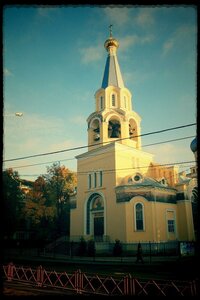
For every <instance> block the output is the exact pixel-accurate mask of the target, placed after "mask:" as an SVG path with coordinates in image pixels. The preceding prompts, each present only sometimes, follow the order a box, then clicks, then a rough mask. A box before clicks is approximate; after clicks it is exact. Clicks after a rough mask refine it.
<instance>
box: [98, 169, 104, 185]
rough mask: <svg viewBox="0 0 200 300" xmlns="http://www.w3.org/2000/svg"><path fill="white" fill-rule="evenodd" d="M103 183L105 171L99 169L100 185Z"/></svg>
mask: <svg viewBox="0 0 200 300" xmlns="http://www.w3.org/2000/svg"><path fill="white" fill-rule="evenodd" d="M102 184H103V172H102V171H99V186H102Z"/></svg>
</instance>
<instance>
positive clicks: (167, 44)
mask: <svg viewBox="0 0 200 300" xmlns="http://www.w3.org/2000/svg"><path fill="white" fill-rule="evenodd" d="M173 47H174V39H169V40H168V41H166V42H165V43H164V45H163V53H162V54H163V55H166V54H167V53H168V52H169V51H170V50H171V49H172V48H173Z"/></svg>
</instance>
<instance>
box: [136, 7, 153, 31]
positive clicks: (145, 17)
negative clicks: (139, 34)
mask: <svg viewBox="0 0 200 300" xmlns="http://www.w3.org/2000/svg"><path fill="white" fill-rule="evenodd" d="M153 13H154V9H153V8H142V10H141V11H140V12H139V14H138V15H137V17H136V18H135V22H136V23H137V24H138V25H139V26H141V27H146V26H151V25H153V24H154V16H153Z"/></svg>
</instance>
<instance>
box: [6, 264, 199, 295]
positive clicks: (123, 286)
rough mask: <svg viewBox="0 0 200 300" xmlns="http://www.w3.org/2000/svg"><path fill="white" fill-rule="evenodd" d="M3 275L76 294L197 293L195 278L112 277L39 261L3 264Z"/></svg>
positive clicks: (10, 278) (128, 275)
mask: <svg viewBox="0 0 200 300" xmlns="http://www.w3.org/2000/svg"><path fill="white" fill-rule="evenodd" d="M3 271H4V278H6V280H8V281H19V282H26V283H32V285H33V286H34V285H35V286H39V287H41V288H42V287H45V288H48V287H49V288H57V289H63V290H66V291H67V290H70V291H73V292H74V293H76V294H88V295H90V294H96V295H107V296H115V295H116V296H117V295H137V296H139V295H141V296H142V295H146V296H197V295H198V290H197V286H198V282H197V281H196V280H188V281H177V280H153V279H151V280H143V279H137V278H133V277H132V276H131V275H130V274H127V275H125V276H123V277H113V276H105V275H97V274H92V275H91V274H86V273H84V272H81V270H77V271H75V272H74V273H72V274H68V273H66V272H56V271H48V270H45V269H44V268H43V267H42V266H41V265H40V266H38V267H37V268H36V269H33V268H30V267H23V266H16V265H14V264H13V263H9V264H8V265H4V266H3Z"/></svg>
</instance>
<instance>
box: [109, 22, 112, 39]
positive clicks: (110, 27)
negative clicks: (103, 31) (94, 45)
mask: <svg viewBox="0 0 200 300" xmlns="http://www.w3.org/2000/svg"><path fill="white" fill-rule="evenodd" d="M112 26H113V25H112V24H110V26H109V29H110V37H112Z"/></svg>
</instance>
